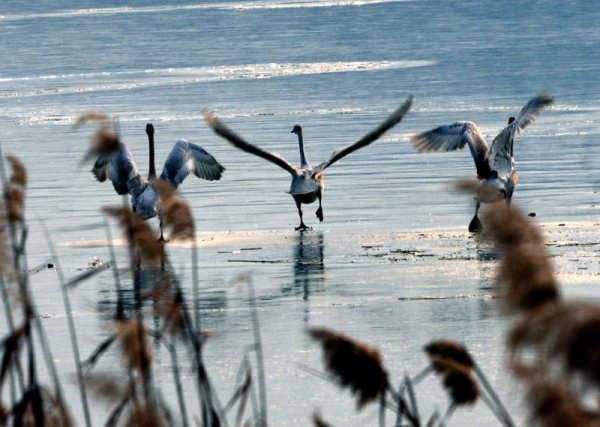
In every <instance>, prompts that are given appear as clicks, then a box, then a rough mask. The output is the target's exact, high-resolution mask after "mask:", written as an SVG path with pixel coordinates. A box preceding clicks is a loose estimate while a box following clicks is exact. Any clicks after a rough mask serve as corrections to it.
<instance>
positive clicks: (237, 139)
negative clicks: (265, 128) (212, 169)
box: [202, 111, 300, 176]
mask: <svg viewBox="0 0 600 427" xmlns="http://www.w3.org/2000/svg"><path fill="white" fill-rule="evenodd" d="M202 114H203V116H204V120H206V123H207V124H208V125H209V126H210V127H211V128H212V130H213V131H214V132H215V133H216V134H217V135H219V136H220V137H222V138H224V139H226V140H227V141H229V143H231V144H232V145H233V146H235V147H237V148H239V149H240V150H244V151H246V152H247V153H250V154H254V155H255V156H258V157H262V158H263V159H265V160H268V161H269V162H271V163H275V164H276V165H277V166H279V167H280V168H282V169H285V170H286V171H288V172H289V173H290V174H291V175H292V176H297V175H298V174H299V173H300V172H299V169H298V168H296V167H294V166H292V165H291V164H289V163H288V162H287V160H285V159H284V158H283V157H281V156H280V155H278V154H275V153H271V152H270V151H266V150H263V149H262V148H259V147H257V146H256V145H253V144H250V143H249V142H247V141H246V140H244V139H243V138H242V137H241V136H239V135H237V134H235V133H234V132H233V131H232V130H230V129H229V128H228V127H227V126H225V125H224V124H223V123H221V121H220V120H219V119H218V118H217V117H216V116H215V115H214V114H213V113H210V112H208V111H204V112H203V113H202Z"/></svg>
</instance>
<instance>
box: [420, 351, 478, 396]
mask: <svg viewBox="0 0 600 427" xmlns="http://www.w3.org/2000/svg"><path fill="white" fill-rule="evenodd" d="M431 366H433V369H434V370H435V371H436V372H437V373H438V374H439V375H440V376H441V379H442V384H443V385H444V388H445V389H446V391H447V392H448V395H449V396H450V399H451V400H452V403H453V404H455V405H466V404H473V403H475V402H476V401H477V398H478V397H479V386H478V385H477V380H476V379H475V377H474V376H473V371H472V370H471V369H470V368H469V367H468V366H466V365H464V364H461V363H458V362H456V361H455V360H453V359H449V358H446V357H442V356H433V357H431Z"/></svg>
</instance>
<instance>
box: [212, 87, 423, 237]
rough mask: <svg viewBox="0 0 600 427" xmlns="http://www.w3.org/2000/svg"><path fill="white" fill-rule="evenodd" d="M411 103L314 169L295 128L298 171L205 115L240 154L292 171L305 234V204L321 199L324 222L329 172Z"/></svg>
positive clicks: (399, 116)
mask: <svg viewBox="0 0 600 427" xmlns="http://www.w3.org/2000/svg"><path fill="white" fill-rule="evenodd" d="M411 103H412V96H409V97H408V99H407V100H406V102H404V104H403V105H402V106H401V107H400V108H398V109H397V110H396V111H394V112H393V113H392V114H391V115H390V116H389V117H388V118H387V119H386V120H385V121H384V122H383V123H381V124H380V125H379V126H378V127H377V128H376V129H374V130H373V131H371V132H369V133H368V134H366V135H365V136H364V137H362V138H361V139H359V140H358V141H357V142H355V143H354V144H351V145H348V146H347V147H344V148H342V149H341V150H338V151H336V152H334V153H333V154H332V155H331V157H329V159H328V160H326V161H325V162H323V163H321V164H320V165H319V166H317V167H316V168H314V169H313V168H312V167H311V165H310V163H309V162H308V160H307V159H306V154H305V153H304V140H303V138H302V128H301V127H300V126H299V125H295V126H294V128H293V129H292V133H295V134H296V135H297V136H298V145H299V147H300V167H297V166H292V165H291V164H290V163H288V162H287V161H286V160H285V159H284V158H283V157H281V156H280V155H278V154H275V153H271V152H269V151H266V150H263V149H262V148H259V147H257V146H256V145H253V144H250V143H249V142H247V141H246V140H244V139H243V138H242V137H240V136H238V135H237V134H235V133H234V132H233V131H231V130H230V129H229V128H228V127H227V126H225V125H224V124H223V123H221V121H220V120H219V119H217V117H216V116H215V115H214V114H213V113H210V112H207V111H205V112H204V113H203V114H204V119H205V120H206V122H207V123H208V125H209V126H210V127H211V128H212V129H213V131H214V132H215V133H216V134H217V135H219V136H221V137H222V138H224V139H226V140H227V141H229V142H230V143H231V144H232V145H234V146H235V147H237V148H239V149H240V150H243V151H246V152H248V153H250V154H254V155H256V156H259V157H262V158H263V159H265V160H268V161H270V162H271V163H274V164H276V165H277V166H279V167H281V168H282V169H284V170H286V171H288V172H289V173H290V174H291V175H292V184H291V186H290V191H289V192H290V194H291V195H292V197H293V198H294V201H295V202H296V207H297V208H298V215H300V225H299V226H298V227H296V230H302V231H304V230H306V229H307V228H309V227H307V226H306V224H304V221H303V220H302V208H301V204H303V203H304V204H309V203H313V202H314V201H315V200H317V199H318V200H319V208H318V209H317V212H316V215H317V218H319V221H323V207H322V206H321V198H322V196H323V189H324V186H325V177H324V176H323V173H324V172H325V169H327V168H328V167H329V166H331V165H332V164H334V163H335V162H337V161H338V160H340V159H341V158H343V157H345V156H347V155H348V154H350V153H352V152H353V151H356V150H358V149H359V148H362V147H365V146H367V145H369V144H370V143H372V142H373V141H375V140H377V139H378V138H380V137H381V136H382V135H383V134H384V133H385V132H386V131H387V130H389V129H390V128H391V127H393V126H394V125H396V124H397V123H399V122H400V121H401V120H402V117H404V115H405V114H406V113H407V112H408V110H409V109H410V106H411Z"/></svg>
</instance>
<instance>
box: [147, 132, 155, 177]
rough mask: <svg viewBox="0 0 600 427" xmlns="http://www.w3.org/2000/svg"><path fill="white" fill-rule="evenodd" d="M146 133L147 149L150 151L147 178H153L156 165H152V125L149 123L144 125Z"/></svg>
mask: <svg viewBox="0 0 600 427" xmlns="http://www.w3.org/2000/svg"><path fill="white" fill-rule="evenodd" d="M146 134H147V135H148V150H149V151H150V168H149V170H148V179H154V178H156V167H155V166H154V126H152V124H151V123H148V124H147V125H146Z"/></svg>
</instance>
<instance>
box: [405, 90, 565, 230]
mask: <svg viewBox="0 0 600 427" xmlns="http://www.w3.org/2000/svg"><path fill="white" fill-rule="evenodd" d="M553 102H554V97H553V96H552V95H550V94H549V93H542V94H540V95H538V96H535V97H533V98H532V99H530V100H529V102H528V103H527V104H526V105H525V106H524V107H523V109H522V110H521V111H520V112H519V115H518V116H517V117H516V118H515V117H510V118H509V119H508V126H506V127H505V128H504V129H502V131H501V132H500V133H499V134H498V136H496V138H494V141H493V142H492V145H491V146H490V147H489V148H488V145H487V143H486V142H485V138H484V137H483V135H481V132H480V131H479V129H478V128H477V125H476V124H475V123H473V122H456V123H453V124H451V125H443V126H439V127H437V128H435V129H432V130H430V131H427V132H424V133H421V134H418V135H414V136H412V137H411V139H410V140H411V142H412V144H413V145H414V147H415V148H416V149H417V150H418V151H421V152H426V151H454V150H458V149H460V148H463V147H464V146H465V144H468V145H469V149H470V150H471V155H472V156H473V159H474V160H475V167H476V168H477V177H478V178H479V179H482V180H484V181H483V183H482V184H481V185H480V187H479V189H478V191H477V195H476V196H475V201H476V202H477V205H476V207H475V216H474V217H473V219H472V220H471V223H470V224H469V231H471V232H477V231H481V221H479V218H478V217H477V213H478V212H479V207H480V206H481V203H494V202H497V201H499V200H506V201H507V202H508V203H510V201H511V199H512V195H513V192H514V191H515V187H516V185H517V181H518V175H517V171H516V170H515V160H514V158H513V142H514V137H515V134H517V133H520V132H521V131H522V130H523V129H525V127H526V126H527V125H529V124H530V123H532V122H533V121H534V120H535V117H536V116H537V115H538V114H539V113H541V112H542V110H543V109H544V108H546V107H547V106H549V105H550V104H552V103H553Z"/></svg>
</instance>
